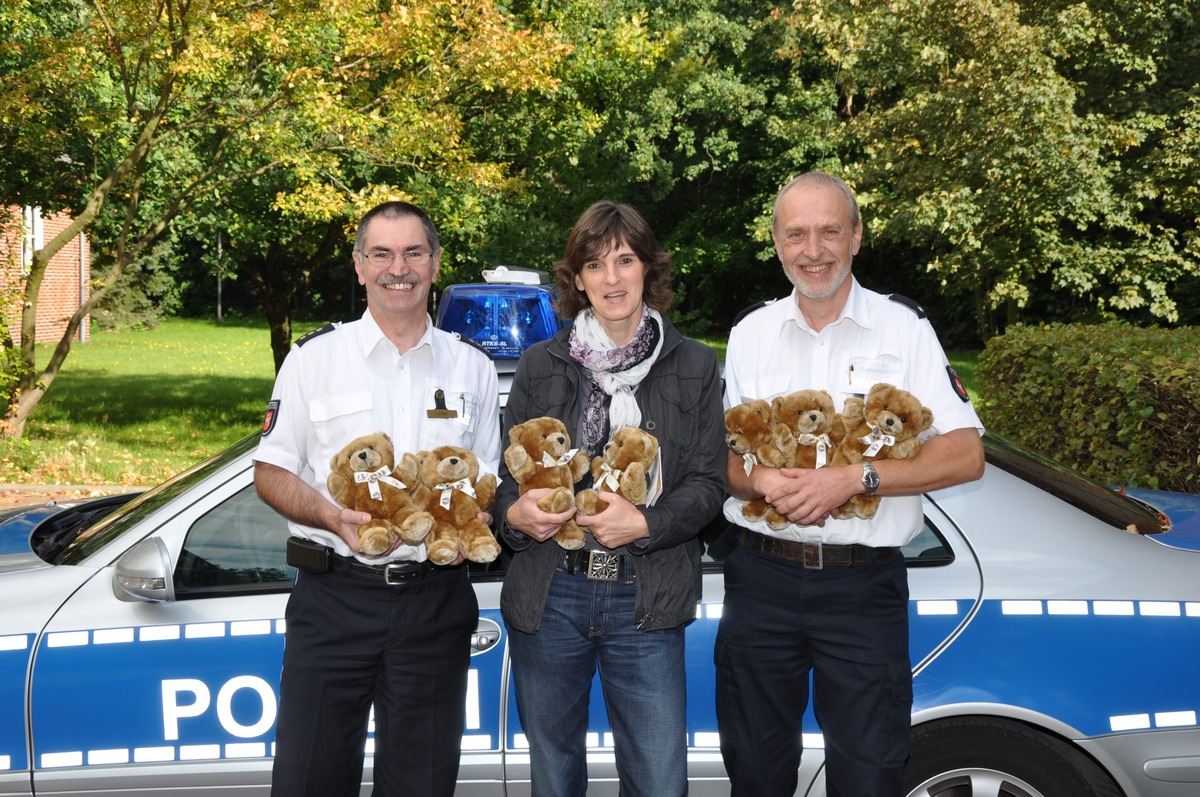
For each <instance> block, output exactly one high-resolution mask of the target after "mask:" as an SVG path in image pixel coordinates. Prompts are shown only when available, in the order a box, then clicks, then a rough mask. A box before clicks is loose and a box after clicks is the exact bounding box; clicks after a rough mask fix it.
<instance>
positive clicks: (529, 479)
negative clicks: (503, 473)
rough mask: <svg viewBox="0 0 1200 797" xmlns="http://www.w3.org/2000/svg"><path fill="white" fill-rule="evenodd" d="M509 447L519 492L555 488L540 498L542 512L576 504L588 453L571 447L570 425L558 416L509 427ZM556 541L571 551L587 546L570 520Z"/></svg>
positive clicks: (507, 451) (506, 461)
mask: <svg viewBox="0 0 1200 797" xmlns="http://www.w3.org/2000/svg"><path fill="white" fill-rule="evenodd" d="M508 439H509V446H508V448H507V449H505V451H504V464H505V465H507V466H508V470H509V473H511V474H512V477H513V478H514V479H516V480H517V484H519V485H520V494H521V495H524V494H525V493H527V492H529V491H530V490H536V489H539V488H542V487H549V488H551V489H552V490H553V492H550V493H548V494H546V495H544V496H543V497H542V498H541V499H539V500H538V502H537V506H538V509H541V510H542V511H543V512H553V513H558V512H565V511H567V510H568V509H570V508H571V507H573V506H575V483H576V482H578V481H579V480H580V479H582V478H583V475H584V474H585V473H587V471H588V458H587V454H585V453H584V452H582V451H579V450H578V449H573V448H571V437H570V435H568V434H567V427H566V426H564V425H563V422H562V421H560V420H558V419H557V418H550V417H546V416H542V417H540V418H531V419H530V420H528V421H525V423H521V424H517V425H516V426H514V427H513V428H511V429H509V430H508ZM554 541H555V542H557V543H558V544H559V545H561V546H562V547H563V548H566V549H567V550H569V551H573V550H576V549H578V548H582V547H583V545H584V534H583V530H582V529H581V528H579V526H577V525H576V524H575V521H574V520H568V521H567V522H566V523H564V524H563V527H562V528H561V529H559V530H558V531H557V532H556V533H555V535H554Z"/></svg>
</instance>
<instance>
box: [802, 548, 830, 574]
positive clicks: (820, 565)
mask: <svg viewBox="0 0 1200 797" xmlns="http://www.w3.org/2000/svg"><path fill="white" fill-rule="evenodd" d="M814 548H815V549H816V551H817V563H816V564H815V565H810V564H809V563H808V552H809V551H811V550H813V549H814ZM800 550H801V552H802V553H803V554H804V568H805V569H806V570H824V569H825V546H824V545H822V544H821V543H819V542H816V543H812V542H802V543H800Z"/></svg>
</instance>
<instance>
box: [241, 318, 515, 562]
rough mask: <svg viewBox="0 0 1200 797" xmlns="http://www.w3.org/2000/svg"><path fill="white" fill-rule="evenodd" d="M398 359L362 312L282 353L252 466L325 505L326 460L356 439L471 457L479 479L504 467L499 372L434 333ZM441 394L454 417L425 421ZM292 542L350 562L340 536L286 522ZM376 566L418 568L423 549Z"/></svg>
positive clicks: (405, 550)
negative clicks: (266, 467) (270, 469)
mask: <svg viewBox="0 0 1200 797" xmlns="http://www.w3.org/2000/svg"><path fill="white" fill-rule="evenodd" d="M425 323H426V329H425V334H424V335H423V336H422V337H421V340H420V342H418V343H417V345H416V346H414V347H413V348H412V349H410V350H409V351H407V352H405V353H404V354H401V353H400V352H399V350H397V348H396V347H395V345H393V344H392V342H391V341H389V340H388V339H387V337H386V336H384V334H383V331H382V330H381V329H380V328H379V325H378V324H376V323H375V319H374V318H372V316H371V313H370V311H369V310H368V311H367V312H366V313H365V314H364V315H363V317H362V318H361V319H360V320H358V321H354V322H351V323H348V324H342V325H340V326H338V327H337V328H336V329H334V330H333V331H331V332H327V333H324V334H321V335H318V336H316V337H314V338H312V339H310V340H308V341H306V342H305V343H304V344H303V345H301V346H296V347H294V348H293V349H292V351H291V352H289V353H288V356H287V359H286V360H284V363H283V367H282V368H281V369H280V370H279V375H278V376H277V377H276V380H275V389H274V392H273V393H272V394H271V401H272V403H271V405H270V407H271V414H272V415H273V418H269V420H268V423H267V424H266V425H265V426H264V431H263V437H262V439H261V440H260V441H259V445H258V450H257V452H256V453H255V455H254V459H255V460H256V461H258V462H267V463H270V464H272V465H277V466H278V467H280V468H283V469H284V470H288V471H291V472H292V473H295V474H297V475H298V476H300V478H301V479H303V480H304V481H305V482H306V483H308V484H310V485H312V486H313V487H315V488H316V490H317V491H318V492H319V493H320V494H321V495H323V496H325V497H326V498H328V499H329V500H330V501H332V500H333V499H332V498H331V497H330V495H329V489H328V488H327V487H326V486H325V480H326V478H327V477H328V476H329V473H330V470H331V468H330V460H332V459H333V456H334V455H335V454H336V453H337V452H338V451H340V450H341V449H342V448H343V447H344V446H345V445H346V444H347V443H349V442H350V441H351V440H354V439H355V438H357V437H361V436H363V435H367V434H372V433H374V432H385V433H386V434H387V435H388V436H389V437H390V438H391V439H392V444H393V446H394V447H395V451H396V458H397V459H399V458H400V456H401V455H402V454H404V453H406V452H407V453H412V454H416V453H417V452H420V451H428V450H430V449H433V448H436V447H437V446H442V445H456V446H461V447H462V448H466V449H468V450H470V451H473V452H474V453H475V456H476V457H478V458H479V462H480V468H481V471H483V472H488V473H493V474H494V473H497V472H498V469H499V465H500V393H499V389H498V387H497V382H496V369H495V367H494V366H493V365H492V362H491V360H489V359H488V356H487V355H486V354H484V353H483V352H482V351H480V350H479V349H477V348H475V347H474V346H471V345H470V344H467V343H464V342H462V341H461V340H460V339H459V338H458V336H457V335H453V334H450V333H448V332H444V331H442V330H440V329H437V328H435V327H434V326H433V322H432V320H430V319H429V317H428V316H426V321H425ZM438 390H441V391H442V393H443V396H444V399H443V400H444V404H445V408H446V409H447V410H453V411H454V413H455V417H453V418H431V417H429V416H428V412H429V410H433V409H436V408H437V405H436V401H435V393H436V392H437V391H438ZM289 526H290V528H291V531H292V533H293V534H297V535H299V536H301V537H307V538H309V539H312V540H316V541H319V542H321V543H324V544H326V545H329V546H330V547H332V548H333V549H334V550H335V551H337V552H338V553H340V554H342V555H344V556H351V555H353V554H352V552H351V550H350V547H349V546H348V545H347V544H346V542H345V541H344V540H343V539H342V538H341V537H339V536H338V535H336V534H334V533H332V532H330V531H327V530H325V529H317V528H312V527H311V526H303V525H300V524H298V523H289ZM358 558H359V559H361V560H362V561H364V562H370V563H372V564H378V563H380V562H382V561H390V560H415V561H422V560H424V559H425V558H426V555H425V546H424V544H423V543H422V544H419V545H416V546H413V545H408V544H406V543H405V544H401V545H400V546H399V547H398V548H396V550H395V551H393V552H392V554H391V555H390V556H389V557H388V559H387V560H384V559H381V558H373V559H371V558H367V557H362V556H360V557H358Z"/></svg>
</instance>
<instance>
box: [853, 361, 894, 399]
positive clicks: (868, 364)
mask: <svg viewBox="0 0 1200 797" xmlns="http://www.w3.org/2000/svg"><path fill="white" fill-rule="evenodd" d="M847 378H848V383H847V384H846V385H844V386H843V387H842V393H843V394H845V395H858V396H865V395H867V393H868V392H869V391H870V390H871V388H872V387H874V386H875V385H877V384H879V383H880V382H886V383H888V384H890V385H895V386H896V387H904V385H903V384H902V383H903V381H904V361H903V360H901V359H900V358H899V357H897V356H896V355H894V354H878V355H875V356H873V357H851V358H850V367H849V368H848V369H847Z"/></svg>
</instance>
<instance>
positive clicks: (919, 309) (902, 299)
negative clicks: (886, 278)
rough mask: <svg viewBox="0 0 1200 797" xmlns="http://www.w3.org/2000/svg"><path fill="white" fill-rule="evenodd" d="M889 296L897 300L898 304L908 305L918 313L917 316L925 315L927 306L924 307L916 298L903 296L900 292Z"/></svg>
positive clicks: (922, 316)
mask: <svg viewBox="0 0 1200 797" xmlns="http://www.w3.org/2000/svg"><path fill="white" fill-rule="evenodd" d="M888 298H889V299H891V300H892V301H893V302H896V303H897V304H902V305H904V306H905V307H907V308H908V309H909V310H912V311H913V312H914V313H916V314H917V318H924V317H925V308H924V307H922V306H921V305H919V304H917V302H916V300H914V299H910V298H908V297H907V296H901V295H900V294H898V293H893V294H889V295H888Z"/></svg>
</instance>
